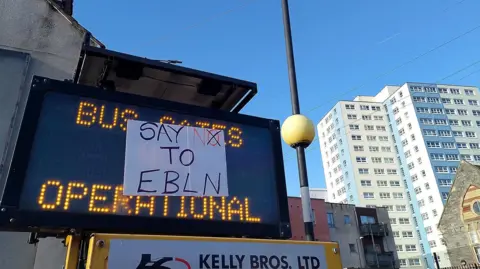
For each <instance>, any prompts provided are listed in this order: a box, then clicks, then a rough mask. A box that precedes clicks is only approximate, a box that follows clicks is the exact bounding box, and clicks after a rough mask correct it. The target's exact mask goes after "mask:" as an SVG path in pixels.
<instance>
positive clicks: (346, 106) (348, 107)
mask: <svg viewBox="0 0 480 269" xmlns="http://www.w3.org/2000/svg"><path fill="white" fill-rule="evenodd" d="M345 109H348V110H353V109H355V105H348V104H347V105H345Z"/></svg>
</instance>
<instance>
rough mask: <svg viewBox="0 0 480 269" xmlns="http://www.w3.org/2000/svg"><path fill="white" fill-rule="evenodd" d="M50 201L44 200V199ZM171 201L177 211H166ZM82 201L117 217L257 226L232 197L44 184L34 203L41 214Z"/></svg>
mask: <svg viewBox="0 0 480 269" xmlns="http://www.w3.org/2000/svg"><path fill="white" fill-rule="evenodd" d="M47 195H48V197H50V199H47V198H46V197H47ZM173 199H176V200H178V199H180V204H179V208H178V209H176V210H173V209H171V208H170V205H171V202H172V200H173ZM81 201H83V204H86V206H88V209H87V210H88V211H89V212H92V213H104V214H121V215H150V216H154V215H155V216H159V217H173V218H190V219H200V220H201V219H203V220H225V221H243V222H254V223H255V222H256V223H258V222H261V219H260V217H256V216H252V214H251V212H250V211H251V206H252V205H251V202H250V199H249V198H240V197H236V196H232V197H185V196H182V197H178V198H172V197H168V196H164V197H154V196H149V197H148V196H136V197H134V196H124V195H123V187H122V185H107V184H93V185H92V186H87V184H85V183H83V182H73V181H71V182H68V183H61V182H60V181H59V180H48V181H46V182H45V183H44V184H42V186H41V188H40V192H39V195H38V197H37V203H38V205H39V206H40V208H41V209H43V210H49V211H61V210H63V211H70V210H71V207H72V206H73V205H74V204H75V203H77V202H81Z"/></svg>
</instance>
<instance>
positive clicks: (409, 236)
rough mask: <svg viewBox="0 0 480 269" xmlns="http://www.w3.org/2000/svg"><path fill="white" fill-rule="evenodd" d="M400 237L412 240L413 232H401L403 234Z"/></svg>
mask: <svg viewBox="0 0 480 269" xmlns="http://www.w3.org/2000/svg"><path fill="white" fill-rule="evenodd" d="M402 237H404V238H413V232H411V231H403V232H402Z"/></svg>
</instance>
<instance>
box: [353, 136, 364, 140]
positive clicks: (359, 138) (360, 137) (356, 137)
mask: <svg viewBox="0 0 480 269" xmlns="http://www.w3.org/2000/svg"><path fill="white" fill-rule="evenodd" d="M352 140H362V136H360V135H352Z"/></svg>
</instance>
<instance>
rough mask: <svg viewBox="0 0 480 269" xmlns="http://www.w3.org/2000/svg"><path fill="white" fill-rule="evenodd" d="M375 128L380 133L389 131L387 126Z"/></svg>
mask: <svg viewBox="0 0 480 269" xmlns="http://www.w3.org/2000/svg"><path fill="white" fill-rule="evenodd" d="M375 128H376V129H377V131H380V132H385V131H387V128H386V127H385V126H375Z"/></svg>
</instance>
